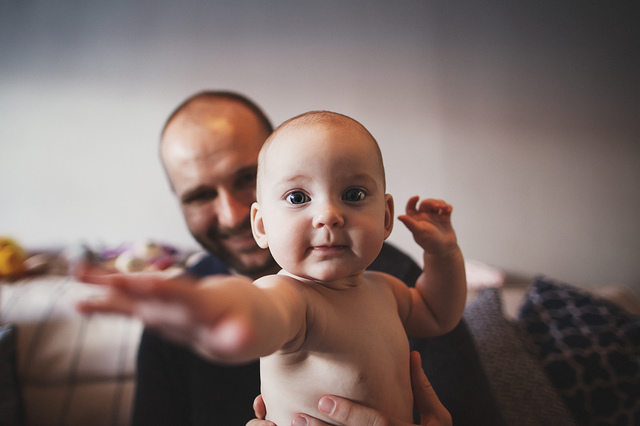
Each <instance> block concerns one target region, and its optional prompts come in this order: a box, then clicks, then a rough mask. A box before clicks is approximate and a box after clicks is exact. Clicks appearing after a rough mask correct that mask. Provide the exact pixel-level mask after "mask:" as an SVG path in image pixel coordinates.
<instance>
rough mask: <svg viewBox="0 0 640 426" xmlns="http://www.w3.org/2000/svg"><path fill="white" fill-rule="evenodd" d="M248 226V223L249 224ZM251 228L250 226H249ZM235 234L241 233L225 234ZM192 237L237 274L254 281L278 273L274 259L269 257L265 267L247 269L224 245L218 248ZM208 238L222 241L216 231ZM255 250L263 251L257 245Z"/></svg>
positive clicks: (208, 233)
mask: <svg viewBox="0 0 640 426" xmlns="http://www.w3.org/2000/svg"><path fill="white" fill-rule="evenodd" d="M247 222H248V218H247ZM247 225H248V223H247ZM249 226H250V225H249ZM238 229H246V227H244V226H241V227H239V228H238ZM235 232H239V231H232V230H228V231H226V232H224V234H233V233H235ZM191 235H192V236H193V238H194V239H195V240H196V241H197V242H198V243H199V244H200V245H201V246H202V247H203V248H204V249H205V250H206V251H207V252H209V253H210V254H212V255H214V256H216V257H218V258H219V259H220V260H222V261H223V262H224V263H225V264H226V265H227V267H229V268H230V269H232V270H234V271H235V272H237V273H239V274H241V275H245V276H247V277H249V278H252V279H257V278H259V277H262V276H264V275H267V274H273V273H275V272H277V271H278V269H279V267H278V266H277V264H276V262H275V260H273V257H271V256H269V257H268V260H267V261H266V262H265V263H264V264H263V265H256V266H255V267H247V266H246V265H244V264H243V263H242V262H241V261H240V259H238V258H237V257H236V256H234V255H233V254H232V253H230V252H229V251H228V250H227V249H226V248H225V247H224V245H222V244H219V245H217V246H214V245H211V244H208V243H207V242H206V241H204V240H203V239H202V238H199V237H198V236H196V235H194V234H193V233H191ZM207 238H208V239H209V241H215V242H218V241H220V240H221V239H222V238H221V237H220V233H218V232H216V231H210V232H207ZM255 250H256V251H258V250H262V249H261V248H259V247H258V246H257V245H256V246H255Z"/></svg>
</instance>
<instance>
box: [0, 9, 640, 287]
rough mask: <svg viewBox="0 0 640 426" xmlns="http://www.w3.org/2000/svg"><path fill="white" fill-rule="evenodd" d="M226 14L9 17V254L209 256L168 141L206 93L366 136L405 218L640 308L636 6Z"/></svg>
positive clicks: (514, 267) (497, 258)
mask: <svg viewBox="0 0 640 426" xmlns="http://www.w3.org/2000/svg"><path fill="white" fill-rule="evenodd" d="M220 3H221V2H211V1H204V0H203V1H193V0H191V1H183V2H180V3H175V2H169V1H152V0H144V1H141V0H138V1H130V2H124V1H123V2H120V1H116V2H99V1H95V0H92V1H76V2H68V1H67V2H62V1H44V0H42V1H23V2H18V1H15V2H2V3H0V234H8V235H12V236H13V237H15V238H17V239H18V240H19V241H20V242H22V243H23V244H24V245H26V246H28V247H42V246H50V245H60V244H70V243H75V242H77V241H79V240H85V241H89V242H96V241H104V242H107V243H110V244H117V243H121V242H125V241H132V240H135V239H138V238H145V237H150V238H154V239H158V240H160V241H165V242H171V243H174V244H177V245H179V246H184V247H186V246H193V245H194V243H192V241H191V238H190V236H189V235H188V233H187V231H186V228H185V226H184V224H183V222H182V218H181V216H180V213H179V210H178V208H177V206H176V205H175V203H174V200H173V199H172V196H171V194H170V192H169V190H168V188H167V185H166V184H165V180H164V176H163V174H162V171H161V168H160V166H159V163H158V159H157V154H156V148H157V143H158V134H159V131H160V127H161V126H162V124H163V121H164V119H165V118H166V116H167V115H168V114H169V112H170V111H171V110H172V109H173V108H174V107H175V106H176V105H177V104H178V103H179V102H180V101H181V100H182V99H183V98H185V97H186V96H187V95H190V94H191V93H193V92H195V91H199V90H201V89H204V88H216V89H233V90H238V91H241V92H244V93H246V94H248V95H249V96H251V97H253V98H254V99H255V100H256V101H257V102H258V103H259V104H261V105H262V106H263V107H264V109H265V110H266V111H267V113H268V115H269V116H270V117H271V118H272V119H273V121H274V122H275V123H276V124H278V123H280V122H282V121H283V120H285V119H286V118H289V117H290V116H293V115H295V114H298V113H300V112H303V111H306V110H310V109H330V110H335V111H339V112H343V113H346V114H348V115H351V116H353V117H354V118H356V119H358V120H359V121H361V122H362V123H363V124H364V125H365V126H367V127H368V128H369V130H371V132H372V133H373V134H374V136H376V138H377V139H378V141H379V142H380V144H381V146H382V149H383V153H384V155H385V161H386V164H387V169H388V170H387V174H388V180H389V182H388V183H389V185H388V186H389V191H390V192H392V193H393V194H394V196H395V198H396V204H397V208H398V209H399V210H400V209H402V208H403V205H404V202H405V200H406V199H407V198H408V197H409V196H410V195H413V194H420V195H423V196H429V197H432V196H433V197H442V198H445V199H447V200H448V201H450V202H451V203H452V204H454V207H455V213H454V224H455V225H456V228H457V230H458V234H459V239H460V243H461V245H462V248H463V251H464V253H465V255H466V256H467V257H468V258H472V259H477V260H481V261H484V262H487V263H490V264H493V265H496V266H499V267H502V268H505V269H506V270H508V271H510V272H514V273H519V274H525V275H529V274H533V273H538V272H541V273H546V274H548V275H551V276H553V277H556V278H559V279H563V280H566V281H570V282H572V283H575V284H580V285H592V284H602V283H611V282H620V283H623V284H625V285H627V286H630V287H632V288H634V289H635V290H636V291H637V292H638V293H640V261H639V260H640V220H638V218H637V212H638V211H640V167H639V166H640V164H639V163H640V162H639V160H640V147H639V146H640V145H639V143H638V142H639V136H640V125H639V124H638V122H639V121H640V120H638V113H639V112H640V108H639V106H640V90H639V85H640V82H639V79H638V75H640V64H639V60H638V52H639V51H640V50H639V47H640V40H639V37H638V36H639V29H638V26H637V22H639V21H638V18H639V17H640V15H639V14H638V11H637V7H636V6H633V5H631V6H620V5H616V6H613V5H611V4H607V3H601V2H591V3H593V4H591V3H590V2H581V3H580V4H575V5H569V4H566V5H564V4H562V3H563V2H508V3H507V2H505V3H507V4H505V5H500V6H498V5H492V6H489V5H487V4H480V2H472V1H458V2H448V1H444V0H442V1H435V2H422V1H408V0H403V1H395V2H387V1H383V0H376V1H366V2H365V1H362V2H344V1H333V0H332V1H323V2H313V4H308V3H311V2H294V1H275V2H259V1H255V2H249V1H236V2H226V3H224V4H220ZM476 3H478V4H476ZM546 3H548V4H546ZM557 3H561V4H557ZM391 239H392V241H394V242H396V243H398V244H399V245H400V246H402V247H404V248H405V249H406V250H408V251H409V252H410V253H411V254H413V255H414V256H418V255H419V251H418V250H417V249H416V248H415V246H414V244H413V243H412V241H411V237H410V235H409V234H408V233H407V232H406V231H405V230H404V229H402V225H401V224H400V223H397V227H396V229H395V231H394V234H393V235H392V238H391Z"/></svg>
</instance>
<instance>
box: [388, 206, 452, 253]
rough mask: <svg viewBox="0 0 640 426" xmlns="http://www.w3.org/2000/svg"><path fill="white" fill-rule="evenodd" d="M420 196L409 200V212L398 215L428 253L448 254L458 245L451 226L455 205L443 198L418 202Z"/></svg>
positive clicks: (407, 209) (407, 208)
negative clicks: (452, 205)
mask: <svg viewBox="0 0 640 426" xmlns="http://www.w3.org/2000/svg"><path fill="white" fill-rule="evenodd" d="M418 200H420V197H418V196H415V197H411V198H410V199H409V201H408V202H407V207H406V211H407V214H405V215H401V216H398V220H400V221H401V222H402V223H404V225H405V226H406V227H407V228H408V229H409V230H410V231H411V233H412V234H413V238H414V240H415V241H416V243H418V244H419V245H420V247H422V248H423V249H424V251H425V253H428V254H446V253H447V252H448V251H449V250H452V249H455V248H456V247H457V246H458V242H457V239H456V233H455V231H454V230H453V227H452V226H451V212H452V210H453V207H451V205H450V204H447V203H446V202H444V201H442V200H434V199H427V200H422V201H420V203H418Z"/></svg>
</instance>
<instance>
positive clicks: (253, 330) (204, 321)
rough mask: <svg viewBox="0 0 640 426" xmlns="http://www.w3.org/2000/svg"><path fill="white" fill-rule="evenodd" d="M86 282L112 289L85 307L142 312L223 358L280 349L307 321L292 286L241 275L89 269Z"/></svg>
mask: <svg viewBox="0 0 640 426" xmlns="http://www.w3.org/2000/svg"><path fill="white" fill-rule="evenodd" d="M78 278H79V279H81V280H82V281H85V282H90V283H94V284H100V285H104V286H106V287H108V288H109V291H108V292H107V295H106V296H105V297H103V298H100V299H91V300H87V301H83V302H80V303H79V304H78V306H77V308H78V310H79V311H80V312H83V313H109V314H120V315H127V316H131V317H137V318H140V319H141V320H142V322H143V323H144V324H145V325H146V326H148V327H150V328H153V329H155V330H157V331H158V332H160V333H161V334H162V335H164V336H165V337H167V338H169V339H171V340H174V341H176V342H178V343H182V344H185V345H188V346H190V347H191V348H193V349H194V350H196V351H197V352H198V353H200V354H202V355H204V356H206V357H208V358H210V359H213V360H216V361H220V362H229V363H239V362H245V361H249V360H253V359H257V358H258V357H260V356H265V355H268V354H271V353H273V352H275V351H276V350H278V349H280V347H282V346H283V345H284V344H285V343H287V342H288V341H290V340H291V339H292V338H293V336H298V335H300V334H302V333H300V328H301V326H302V327H304V325H303V324H304V321H303V320H300V317H302V318H304V314H303V309H304V308H303V306H304V303H301V301H300V300H299V297H300V295H299V294H298V293H297V292H296V291H295V290H294V289H293V288H292V287H290V286H287V285H286V284H284V285H283V286H278V285H273V286H271V287H267V288H258V287H257V286H255V285H254V284H253V282H252V281H251V280H249V279H248V278H245V277H241V276H226V275H220V276H211V277H207V278H204V279H201V280H200V281H197V280H195V279H194V278H190V277H187V276H180V277H174V278H165V277H158V276H149V275H144V274H140V275H131V274H109V275H101V274H95V273H92V272H91V270H85V271H83V272H81V273H80V274H79V275H78Z"/></svg>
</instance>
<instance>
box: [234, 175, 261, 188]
mask: <svg viewBox="0 0 640 426" xmlns="http://www.w3.org/2000/svg"><path fill="white" fill-rule="evenodd" d="M236 186H237V187H239V188H246V187H249V188H255V186H256V174H255V173H246V174H244V175H242V176H240V177H239V178H238V179H237V181H236Z"/></svg>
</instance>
